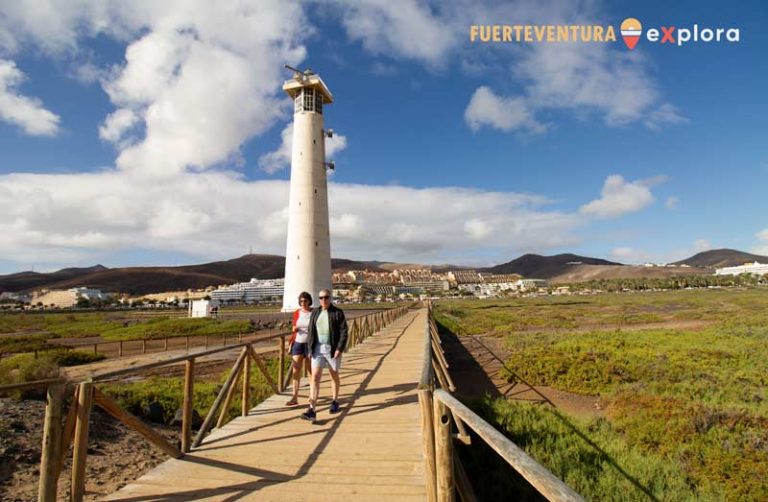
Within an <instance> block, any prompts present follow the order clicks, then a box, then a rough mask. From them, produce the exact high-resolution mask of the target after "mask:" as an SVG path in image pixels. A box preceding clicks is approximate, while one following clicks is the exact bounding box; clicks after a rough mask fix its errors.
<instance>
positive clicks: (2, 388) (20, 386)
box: [0, 378, 66, 394]
mask: <svg viewBox="0 0 768 502" xmlns="http://www.w3.org/2000/svg"><path fill="white" fill-rule="evenodd" d="M65 381H66V380H64V379H63V378H48V379H46V380H35V381H33V382H23V383H9V384H5V385H0V394H2V393H4V392H10V391H14V390H27V389H40V388H42V389H47V388H48V387H49V386H51V385H57V384H61V383H64V382H65Z"/></svg>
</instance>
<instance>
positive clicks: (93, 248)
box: [0, 171, 584, 267]
mask: <svg viewBox="0 0 768 502" xmlns="http://www.w3.org/2000/svg"><path fill="white" fill-rule="evenodd" d="M329 190H330V195H329V197H330V217H331V235H332V240H333V255H334V256H338V257H348V258H365V259H380V260H405V261H425V262H438V261H444V260H447V257H453V258H455V257H457V256H460V257H464V258H463V259H464V260H465V261H471V260H473V259H474V258H473V256H475V255H478V254H483V255H487V254H489V253H491V254H494V255H500V256H505V257H506V256H513V255H514V254H516V253H519V252H521V251H523V250H529V249H538V250H547V249H553V248H558V247H562V246H567V245H572V244H574V243H576V242H578V238H577V237H576V236H575V235H574V230H576V229H577V228H578V227H579V226H580V225H582V224H584V220H583V218H581V217H579V216H578V215H576V214H568V213H562V212H559V211H555V210H551V209H549V208H547V205H548V201H547V199H545V198H543V197H538V196H532V195H524V194H515V193H503V192H488V191H481V190H468V189H464V188H421V189H416V188H408V187H400V186H374V185H353V184H339V183H331V184H330V185H329ZM287 200H288V182H287V181H245V180H243V179H242V178H240V177H239V176H238V175H236V174H235V173H232V172H225V171H210V172H203V173H184V174H181V175H179V176H177V177H176V178H174V179H161V180H157V179H149V178H147V179H136V178H133V177H131V176H130V175H129V174H127V173H124V172H121V171H107V172H101V173H92V174H61V175H35V174H11V175H5V176H0V212H2V214H4V215H5V218H4V219H3V221H2V222H0V233H2V234H3V237H4V238H3V240H2V242H0V253H2V255H3V256H6V257H12V259H13V260H16V261H17V262H18V263H19V265H20V266H21V265H23V264H25V263H30V262H32V263H39V262H40V259H41V257H47V258H46V263H51V267H54V266H55V265H59V266H70V265H73V264H88V263H91V262H94V263H95V262H97V261H105V262H107V263H109V261H110V256H114V255H115V253H117V252H130V251H132V250H137V249H149V250H160V251H164V252H173V251H177V252H179V253H182V254H184V255H192V256H198V257H200V259H218V258H231V257H232V256H236V255H237V254H238V253H242V250H243V249H247V248H248V247H249V246H251V245H253V246H254V247H255V249H257V250H258V251H259V252H265V253H276V254H283V253H284V252H285V238H286V229H287V211H286V205H287ZM381 208H386V210H385V211H382V210H381ZM496 229H503V231H497V230H496ZM464 237H466V238H464Z"/></svg>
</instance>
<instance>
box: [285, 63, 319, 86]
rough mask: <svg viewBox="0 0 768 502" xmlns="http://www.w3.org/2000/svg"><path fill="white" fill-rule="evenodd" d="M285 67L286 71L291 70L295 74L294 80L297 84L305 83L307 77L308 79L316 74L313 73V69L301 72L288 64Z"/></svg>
mask: <svg viewBox="0 0 768 502" xmlns="http://www.w3.org/2000/svg"><path fill="white" fill-rule="evenodd" d="M283 67H284V68H285V69H286V70H291V71H292V72H293V78H294V79H295V80H296V81H297V82H303V81H304V79H305V78H306V77H308V76H310V75H314V74H315V72H313V71H312V69H311V68H307V69H306V70H304V71H301V70H299V69H298V68H294V67H293V66H291V65H288V64H286V65H283Z"/></svg>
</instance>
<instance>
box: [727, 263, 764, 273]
mask: <svg viewBox="0 0 768 502" xmlns="http://www.w3.org/2000/svg"><path fill="white" fill-rule="evenodd" d="M741 274H752V275H765V274H768V264H765V263H758V262H754V263H745V264H744V265H739V266H738V267H723V268H718V269H715V275H741Z"/></svg>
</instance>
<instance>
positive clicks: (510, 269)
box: [483, 254, 622, 279]
mask: <svg viewBox="0 0 768 502" xmlns="http://www.w3.org/2000/svg"><path fill="white" fill-rule="evenodd" d="M575 265H622V264H621V263H616V262H612V261H608V260H601V259H600V258H589V257H586V256H579V255H575V254H557V255H554V256H542V255H538V254H524V255H523V256H521V257H520V258H517V259H515V260H512V261H510V262H507V263H502V264H501V265H496V266H495V267H490V268H486V269H483V271H487V272H491V273H494V274H520V275H522V276H523V277H536V278H540V279H549V278H551V277H555V276H557V275H560V274H562V273H563V272H564V271H565V270H567V269H568V268H570V267H572V266H575Z"/></svg>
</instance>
